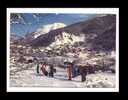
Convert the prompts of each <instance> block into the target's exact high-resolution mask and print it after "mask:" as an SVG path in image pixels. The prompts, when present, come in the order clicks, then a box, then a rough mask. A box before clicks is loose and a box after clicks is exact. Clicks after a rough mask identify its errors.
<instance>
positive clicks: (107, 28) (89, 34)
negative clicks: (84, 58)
mask: <svg viewBox="0 0 128 100" xmlns="http://www.w3.org/2000/svg"><path fill="white" fill-rule="evenodd" d="M115 40H116V15H113V14H109V15H104V16H97V17H95V18H93V19H90V20H87V21H83V22H79V23H75V24H72V25H69V26H66V25H64V24H63V23H54V24H50V25H46V26H45V27H42V28H40V29H38V30H37V31H36V32H33V33H30V34H27V35H26V36H25V37H24V38H22V39H20V40H18V41H19V42H20V43H22V44H28V45H30V46H32V47H49V46H50V47H51V46H58V45H64V44H68V45H76V44H77V43H78V44H79V45H80V46H83V47H86V48H89V49H92V50H98V51H99V50H102V51H112V50H115Z"/></svg>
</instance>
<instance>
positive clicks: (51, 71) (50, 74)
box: [49, 65, 54, 77]
mask: <svg viewBox="0 0 128 100" xmlns="http://www.w3.org/2000/svg"><path fill="white" fill-rule="evenodd" d="M49 77H54V68H53V65H50V72H49Z"/></svg>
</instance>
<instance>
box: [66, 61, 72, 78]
mask: <svg viewBox="0 0 128 100" xmlns="http://www.w3.org/2000/svg"><path fill="white" fill-rule="evenodd" d="M67 73H68V80H72V64H71V63H68V66H67Z"/></svg>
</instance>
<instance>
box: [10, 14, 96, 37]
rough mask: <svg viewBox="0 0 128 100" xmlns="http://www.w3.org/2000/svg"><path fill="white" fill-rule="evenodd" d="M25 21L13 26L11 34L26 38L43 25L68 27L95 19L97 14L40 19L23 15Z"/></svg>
mask: <svg viewBox="0 0 128 100" xmlns="http://www.w3.org/2000/svg"><path fill="white" fill-rule="evenodd" d="M22 16H23V18H24V20H20V23H17V22H15V23H12V24H11V33H15V34H16V35H18V36H24V35H25V34H27V33H32V32H35V31H36V30H37V29H38V28H40V27H42V26H43V25H47V24H53V23H64V24H66V25H67V26H68V25H71V24H74V23H77V22H80V21H85V20H88V19H90V18H93V17H95V16H96V15H95V14H56V13H51V14H44V13H43V14H40V15H39V16H38V17H37V16H34V14H32V13H23V14H22Z"/></svg>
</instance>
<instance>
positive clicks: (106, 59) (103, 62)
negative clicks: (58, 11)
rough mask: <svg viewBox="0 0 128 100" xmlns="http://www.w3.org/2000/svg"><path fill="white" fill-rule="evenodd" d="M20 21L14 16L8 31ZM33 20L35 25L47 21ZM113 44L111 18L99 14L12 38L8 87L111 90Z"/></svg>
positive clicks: (37, 16) (38, 15)
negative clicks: (35, 21)
mask: <svg viewBox="0 0 128 100" xmlns="http://www.w3.org/2000/svg"><path fill="white" fill-rule="evenodd" d="M24 16H25V15H23V14H17V13H13V14H12V15H11V25H12V26H11V27H13V24H17V23H20V20H22V21H23V20H24V22H25V17H24ZM32 16H33V17H34V18H36V19H38V18H40V17H47V16H49V15H47V14H46V15H45V16H44V15H43V14H42V15H41V14H33V15H32ZM65 16H66V14H65ZM73 16H75V15H73ZM17 21H18V22H17ZM38 21H40V20H38ZM19 27H20V26H19ZM21 30H22V29H21ZM115 40H116V15H114V14H104V15H103V14H99V15H96V16H93V17H90V18H89V19H87V20H82V21H78V22H74V23H71V24H69V25H68V24H65V23H62V22H54V23H48V24H45V25H42V26H41V27H38V28H37V29H36V30H35V31H32V32H27V33H26V34H25V35H24V36H18V35H17V34H16V33H15V32H12V33H11V35H10V66H9V69H10V71H9V72H10V77H9V80H10V84H9V85H10V87H44V88H47V87H48V88H115V86H116V83H115V81H116V75H115V74H116V42H115Z"/></svg>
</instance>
